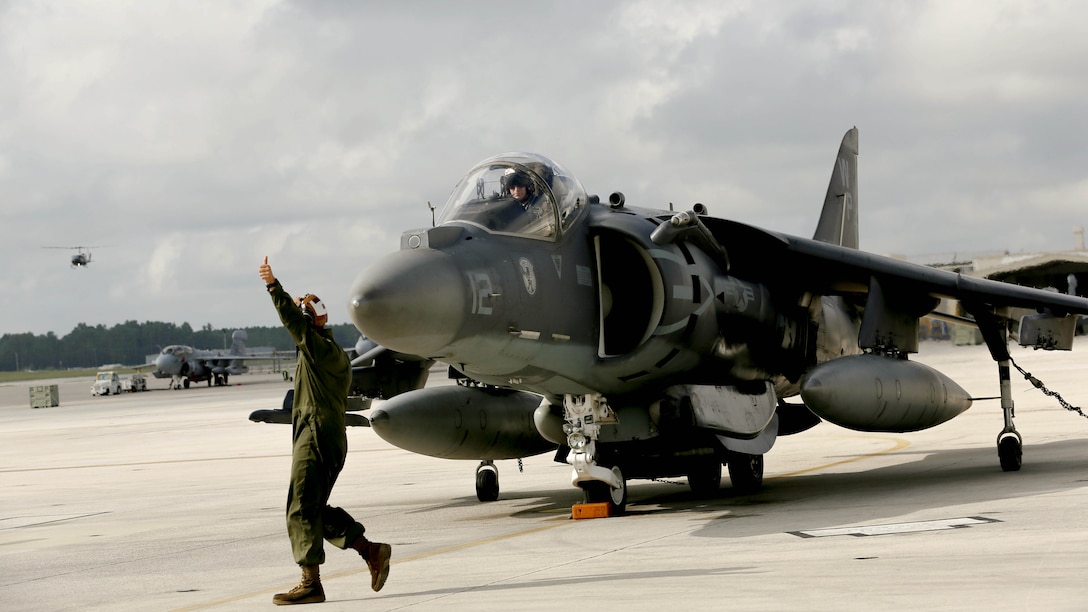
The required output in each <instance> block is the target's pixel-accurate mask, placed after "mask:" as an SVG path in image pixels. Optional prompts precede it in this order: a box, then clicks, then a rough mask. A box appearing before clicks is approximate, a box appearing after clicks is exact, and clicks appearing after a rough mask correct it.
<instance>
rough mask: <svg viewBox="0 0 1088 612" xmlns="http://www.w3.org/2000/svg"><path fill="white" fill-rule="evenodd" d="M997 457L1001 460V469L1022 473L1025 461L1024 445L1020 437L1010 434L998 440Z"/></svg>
mask: <svg viewBox="0 0 1088 612" xmlns="http://www.w3.org/2000/svg"><path fill="white" fill-rule="evenodd" d="M997 457H998V459H1000V460H1001V469H1002V470H1003V471H1006V472H1018V471H1020V465H1021V463H1022V462H1023V459H1024V448H1023V443H1021V442H1020V436H1017V435H1016V434H1008V435H1005V436H1004V437H1003V438H998V440H997Z"/></svg>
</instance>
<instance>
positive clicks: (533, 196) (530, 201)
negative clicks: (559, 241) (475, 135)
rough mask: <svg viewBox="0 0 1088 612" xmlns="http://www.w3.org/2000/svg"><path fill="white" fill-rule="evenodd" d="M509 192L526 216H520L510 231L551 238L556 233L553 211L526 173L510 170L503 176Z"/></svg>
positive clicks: (512, 224)
mask: <svg viewBox="0 0 1088 612" xmlns="http://www.w3.org/2000/svg"><path fill="white" fill-rule="evenodd" d="M503 183H504V184H505V187H506V190H507V192H508V193H509V194H510V197H511V198H513V199H514V200H515V201H516V202H517V203H518V205H519V206H520V207H521V209H522V210H523V211H524V214H522V215H519V218H517V219H515V220H514V221H513V222H512V223H511V227H510V228H509V229H511V230H513V231H521V232H530V233H538V234H540V235H542V236H551V235H553V234H554V233H555V227H554V226H553V218H552V214H551V211H550V210H549V209H548V205H547V202H545V201H544V197H543V196H542V195H541V194H539V193H536V187H535V186H534V185H533V180H532V179H531V178H529V176H528V175H527V174H525V173H524V172H521V171H518V170H514V169H512V168H511V169H508V170H507V171H506V174H505V175H504V176H503Z"/></svg>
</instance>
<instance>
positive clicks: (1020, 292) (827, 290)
mask: <svg viewBox="0 0 1088 612" xmlns="http://www.w3.org/2000/svg"><path fill="white" fill-rule="evenodd" d="M702 220H703V222H704V224H705V225H706V226H707V227H708V228H710V230H711V231H712V232H713V233H714V235H715V237H716V239H717V240H718V241H719V242H720V244H722V245H723V246H724V247H725V249H727V250H728V251H729V253H730V261H731V264H732V267H731V270H730V273H731V274H735V275H736V276H738V277H741V278H744V277H749V278H756V279H760V280H762V281H763V282H767V283H769V284H782V285H791V286H794V287H799V288H804V289H805V290H807V291H811V292H813V293H816V294H820V295H849V294H863V295H864V294H868V293H869V291H870V290H871V288H872V287H873V282H874V280H875V281H877V282H879V283H881V284H882V285H883V286H884V288H885V290H886V291H889V292H891V293H894V294H897V295H899V296H902V297H905V298H908V299H910V298H912V297H913V298H915V299H917V300H918V302H919V303H920V304H924V303H927V300H926V299H925V298H934V299H936V298H942V297H944V298H953V299H958V300H960V301H961V302H968V303H980V304H986V305H989V306H991V307H993V308H1002V307H1019V308H1029V309H1036V310H1039V309H1046V310H1049V311H1050V312H1051V313H1052V314H1054V315H1055V316H1064V315H1067V314H1081V315H1088V299H1085V298H1081V297H1076V296H1071V295H1065V294H1060V293H1056V292H1053V291H1046V290H1042V289H1035V288H1031V287H1023V286H1020V285H1013V284H1010V283H1005V282H1000V281H995V280H989V279H984V278H977V277H973V276H967V275H964V274H959V273H956V272H949V271H947V270H938V269H936V268H931V267H928V266H923V265H919V264H913V263H910V262H906V261H901V260H898V259H894V258H892V257H886V256H882V255H876V254H873V253H867V252H865V251H860V250H857V249H851V248H846V247H841V246H838V245H834V244H828V243H824V242H819V241H816V240H808V239H805V238H798V237H795V236H789V235H786V234H778V233H775V232H771V231H767V230H764V229H760V228H756V227H752V226H749V225H745V224H742V223H737V222H734V221H728V220H722V219H714V218H707V217H704V218H703V219H702ZM934 305H935V304H934ZM919 308H920V307H919ZM930 310H932V308H929V309H924V310H923V311H922V312H919V313H917V316H921V315H924V314H927V313H928V312H929V311H930Z"/></svg>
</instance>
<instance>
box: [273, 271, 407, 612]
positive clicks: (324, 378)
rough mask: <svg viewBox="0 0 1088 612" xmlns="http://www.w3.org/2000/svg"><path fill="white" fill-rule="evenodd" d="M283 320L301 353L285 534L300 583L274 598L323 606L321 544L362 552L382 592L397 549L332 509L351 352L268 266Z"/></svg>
mask: <svg viewBox="0 0 1088 612" xmlns="http://www.w3.org/2000/svg"><path fill="white" fill-rule="evenodd" d="M259 272H260V276H261V279H262V280H264V281H265V283H266V287H267V288H268V293H269V295H271V297H272V304H273V305H274V306H275V307H276V311H277V312H278V313H279V315H280V321H282V322H283V326H284V327H285V328H286V329H287V331H288V333H290V334H291V339H292V340H294V342H295V346H296V347H297V350H298V365H297V366H296V369H295V392H294V403H293V405H292V409H291V430H292V441H293V446H292V451H291V484H290V487H289V488H288V491H287V533H288V536H289V537H290V539H291V551H292V553H293V554H294V558H295V562H296V563H298V564H299V566H300V567H301V568H302V581H301V582H300V583H299V585H298V586H296V587H295V588H294V589H292V590H291V591H289V592H287V593H279V594H277V595H276V596H275V597H273V598H272V601H273V603H276V604H301V603H318V602H322V601H325V592H324V589H323V588H322V586H321V576H320V569H319V568H320V566H321V564H322V563H324V562H325V550H324V547H323V541H324V540H328V541H329V543H331V544H332V545H333V546H336V547H337V548H341V549H347V548H351V549H354V550H356V551H358V553H359V555H360V556H362V557H363V559H364V560H365V561H366V563H367V566H368V567H369V568H370V576H371V584H370V586H371V588H372V589H374V590H375V591H378V590H380V589H381V588H382V586H384V584H385V580H386V578H387V577H388V575H389V558H390V555H391V547H390V546H389V545H388V544H380V543H374V542H370V541H369V540H367V538H366V536H365V535H364V532H365V528H364V527H363V525H362V524H361V523H359V522H358V521H356V520H355V519H353V518H352V517H351V515H350V514H348V513H347V512H346V511H344V510H343V509H341V508H334V507H332V506H329V505H328V501H329V495H330V494H331V493H332V487H333V485H334V484H336V478H337V476H339V474H340V470H341V469H343V467H344V459H345V458H346V457H347V450H348V446H347V433H346V430H345V426H344V415H345V413H346V411H347V396H348V389H349V386H350V384H351V362H350V360H349V359H348V356H347V353H346V352H345V351H344V349H343V348H342V347H341V346H340V345H339V344H338V343H337V342H336V340H335V339H334V338H333V335H332V332H331V331H330V330H328V329H325V323H326V322H327V321H328V312H327V310H326V308H325V305H324V304H323V303H322V302H321V300H320V299H318V298H317V296H314V295H311V294H306V295H305V296H303V297H301V298H297V299H295V298H292V297H291V296H290V295H289V294H288V293H287V292H286V291H284V289H283V287H282V286H281V285H280V282H279V281H278V280H276V277H275V276H274V275H273V274H272V268H271V266H269V265H268V258H267V257H265V260H264V263H263V264H262V265H261V266H260V269H259Z"/></svg>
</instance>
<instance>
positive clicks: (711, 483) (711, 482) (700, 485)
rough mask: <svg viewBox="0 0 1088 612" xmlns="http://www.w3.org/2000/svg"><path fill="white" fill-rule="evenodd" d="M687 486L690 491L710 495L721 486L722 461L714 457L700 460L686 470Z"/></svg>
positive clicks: (699, 494)
mask: <svg viewBox="0 0 1088 612" xmlns="http://www.w3.org/2000/svg"><path fill="white" fill-rule="evenodd" d="M688 486H689V487H691V492H692V493H694V494H696V495H698V496H700V497H705V496H710V495H714V494H715V493H717V492H718V489H720V488H721V486H722V463H721V461H718V460H717V459H716V458H714V459H710V460H708V461H702V462H700V463H699V464H697V465H696V466H695V467H693V468H692V470H691V471H690V472H688Z"/></svg>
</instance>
